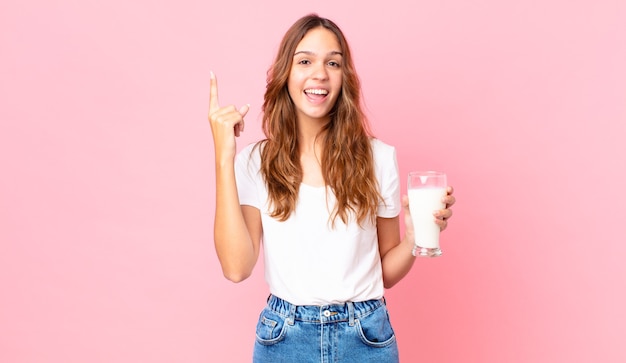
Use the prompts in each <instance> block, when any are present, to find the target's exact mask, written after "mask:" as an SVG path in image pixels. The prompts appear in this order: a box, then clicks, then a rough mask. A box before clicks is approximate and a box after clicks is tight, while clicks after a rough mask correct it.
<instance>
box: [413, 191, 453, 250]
mask: <svg viewBox="0 0 626 363" xmlns="http://www.w3.org/2000/svg"><path fill="white" fill-rule="evenodd" d="M408 195H409V210H410V211H411V219H412V220H413V228H414V229H415V243H417V245H418V246H420V247H426V248H439V232H440V229H439V226H438V225H437V224H436V223H435V216H434V215H433V212H435V211H437V210H440V209H444V208H445V205H444V204H443V202H442V201H441V198H443V197H445V196H446V188H437V187H432V188H428V187H427V188H415V189H409V190H408Z"/></svg>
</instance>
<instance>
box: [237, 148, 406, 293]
mask: <svg viewBox="0 0 626 363" xmlns="http://www.w3.org/2000/svg"><path fill="white" fill-rule="evenodd" d="M371 145H372V150H373V156H374V169H375V174H376V179H377V180H378V185H379V188H380V190H379V191H380V193H381V195H382V196H383V199H384V202H381V203H380V205H379V207H378V212H377V216H378V217H384V218H392V217H396V216H397V215H398V214H399V213H400V208H401V205H400V182H399V179H398V163H397V160H396V153H395V149H394V148H393V147H392V146H389V145H387V144H385V143H383V142H382V141H380V140H377V139H372V141H371ZM253 147H254V145H248V146H247V147H246V148H245V149H243V150H242V151H241V152H240V153H239V154H238V155H237V158H236V161H235V174H236V179H237V190H238V192H239V202H240V204H241V205H249V206H252V207H255V208H258V209H259V211H260V212H261V221H262V224H263V252H264V257H265V279H266V281H267V283H268V285H269V288H270V292H271V293H272V294H274V295H276V296H278V297H280V298H282V299H284V300H287V301H289V302H291V303H292V304H295V305H327V304H336V303H343V302H346V301H353V302H356V301H365V300H370V299H380V298H381V297H382V296H383V290H384V287H383V279H382V266H381V261H380V255H379V253H378V236H377V232H376V224H375V223H372V222H371V221H370V220H369V219H366V221H365V222H364V223H363V226H362V227H361V226H359V225H358V223H357V222H356V219H355V218H354V216H351V218H350V220H349V221H348V223H347V224H345V223H343V222H342V221H341V218H337V219H336V220H335V225H334V227H333V226H332V223H331V222H330V215H331V213H332V210H333V207H334V205H335V196H334V194H333V192H332V190H331V189H330V188H328V187H312V186H309V185H306V184H300V189H299V194H298V200H297V205H296V209H295V210H294V212H293V213H292V214H291V216H290V217H289V218H288V219H287V220H286V221H284V222H281V221H279V220H277V219H275V218H272V217H271V216H270V210H269V209H268V208H269V205H270V204H269V200H268V192H267V188H266V184H265V181H264V179H263V176H262V174H261V172H260V165H261V156H260V148H256V149H253ZM253 150H254V153H253V152H252V151H253Z"/></svg>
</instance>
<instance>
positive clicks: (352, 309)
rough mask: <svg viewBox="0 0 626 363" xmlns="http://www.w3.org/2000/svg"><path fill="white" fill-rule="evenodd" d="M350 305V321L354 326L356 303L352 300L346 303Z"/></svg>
mask: <svg viewBox="0 0 626 363" xmlns="http://www.w3.org/2000/svg"><path fill="white" fill-rule="evenodd" d="M346 305H348V322H349V325H350V326H354V304H353V303H352V301H348V302H347V303H346Z"/></svg>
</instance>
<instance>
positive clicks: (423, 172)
mask: <svg viewBox="0 0 626 363" xmlns="http://www.w3.org/2000/svg"><path fill="white" fill-rule="evenodd" d="M411 175H429V176H434V175H438V176H439V175H446V173H445V172H443V171H437V170H416V171H410V172H409V176H411Z"/></svg>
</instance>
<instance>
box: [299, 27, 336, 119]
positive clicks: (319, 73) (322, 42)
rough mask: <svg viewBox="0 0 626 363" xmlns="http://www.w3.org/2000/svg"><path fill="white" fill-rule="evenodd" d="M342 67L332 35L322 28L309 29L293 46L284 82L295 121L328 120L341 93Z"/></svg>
mask: <svg viewBox="0 0 626 363" xmlns="http://www.w3.org/2000/svg"><path fill="white" fill-rule="evenodd" d="M342 66H343V57H342V53H341V48H340V46H339V42H338V41H337V37H336V36H335V34H334V33H332V32H331V31H330V30H328V29H326V28H323V27H317V28H314V29H311V30H309V32H308V33H306V35H305V36H304V38H302V40H301V41H300V43H298V46H297V47H296V51H295V53H294V56H293V63H292V65H291V71H290V73H289V79H288V81H287V88H288V90H289V95H290V96H291V100H292V101H293V103H294V105H295V107H296V113H297V117H298V121H305V120H315V121H323V122H328V121H329V116H328V114H329V112H330V110H331V109H332V108H333V106H334V105H335V102H336V101H337V97H339V93H340V91H341V83H342V76H343V70H342Z"/></svg>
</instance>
